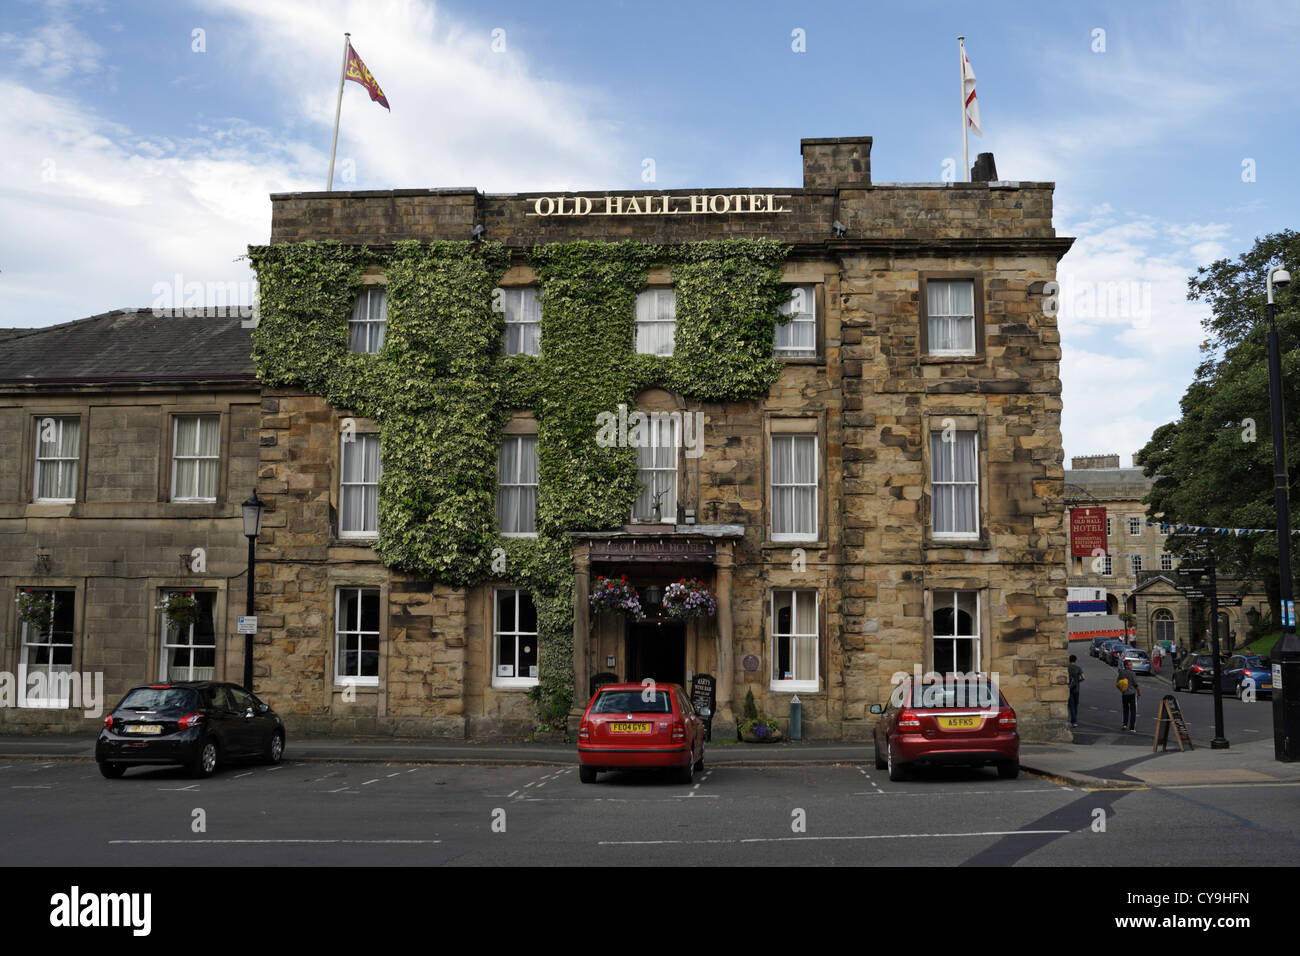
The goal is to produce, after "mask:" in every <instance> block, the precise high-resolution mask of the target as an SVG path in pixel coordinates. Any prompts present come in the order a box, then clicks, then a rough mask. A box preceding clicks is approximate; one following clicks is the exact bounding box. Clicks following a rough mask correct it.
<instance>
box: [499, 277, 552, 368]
mask: <svg viewBox="0 0 1300 956" xmlns="http://www.w3.org/2000/svg"><path fill="white" fill-rule="evenodd" d="M503 292H504V294H503V296H502V298H503V302H504V304H505V310H506V354H507V355H540V354H541V351H542V326H541V322H542V306H541V303H540V302H539V301H538V299H537V290H536V289H532V288H526V289H506V290H503Z"/></svg>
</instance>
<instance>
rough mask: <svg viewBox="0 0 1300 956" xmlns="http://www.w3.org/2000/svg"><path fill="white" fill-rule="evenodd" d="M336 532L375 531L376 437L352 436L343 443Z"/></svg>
mask: <svg viewBox="0 0 1300 956" xmlns="http://www.w3.org/2000/svg"><path fill="white" fill-rule="evenodd" d="M339 505H340V513H341V519H340V523H339V526H340V530H343V531H354V532H359V531H365V532H373V531H378V530H379V437H378V436H377V435H356V436H354V438H353V440H352V441H345V442H344V443H343V489H342V495H341V500H340V502H339Z"/></svg>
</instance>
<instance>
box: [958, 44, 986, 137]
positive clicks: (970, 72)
mask: <svg viewBox="0 0 1300 956" xmlns="http://www.w3.org/2000/svg"><path fill="white" fill-rule="evenodd" d="M961 92H962V98H963V100H964V101H965V104H966V124H967V125H968V126H969V127H970V128H971V131H972V132H973V133H974V134H975V135H976V136H983V135H984V134H983V133H982V132H980V104H979V101H978V100H976V99H975V70H974V68H972V67H971V65H970V59H969V58H968V57H967V56H966V48H965V47H962V51H961Z"/></svg>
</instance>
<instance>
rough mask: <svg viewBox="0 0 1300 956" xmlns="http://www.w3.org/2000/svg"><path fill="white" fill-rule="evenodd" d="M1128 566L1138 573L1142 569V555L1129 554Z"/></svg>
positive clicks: (1134, 572)
mask: <svg viewBox="0 0 1300 956" xmlns="http://www.w3.org/2000/svg"><path fill="white" fill-rule="evenodd" d="M1128 566H1129V570H1130V571H1132V572H1133V574H1135V575H1136V574H1137V573H1138V572H1139V571H1141V570H1142V555H1140V554H1130V555H1129V556H1128Z"/></svg>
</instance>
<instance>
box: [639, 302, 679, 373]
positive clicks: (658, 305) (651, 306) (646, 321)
mask: <svg viewBox="0 0 1300 956" xmlns="http://www.w3.org/2000/svg"><path fill="white" fill-rule="evenodd" d="M664 303H667V304H668V308H667V309H666V310H665V309H664ZM666 313H670V314H671V315H672V318H664V315H665V314H666ZM655 325H669V326H672V330H673V334H672V337H671V342H672V346H671V347H670V348H669V349H668V351H667V352H650V351H647V350H646V349H644V348H642V336H641V330H642V328H645V329H646V330H647V331H648V330H649V327H650V326H655ZM676 348H677V292H676V290H674V289H671V288H654V289H645V290H644V291H642V292H639V293H637V297H636V351H637V354H638V355H658V356H661V357H664V358H668V357H671V356H672V354H673V352H674V351H676Z"/></svg>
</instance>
